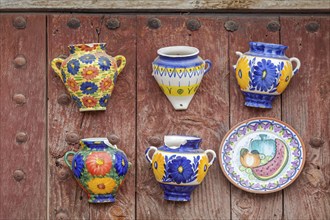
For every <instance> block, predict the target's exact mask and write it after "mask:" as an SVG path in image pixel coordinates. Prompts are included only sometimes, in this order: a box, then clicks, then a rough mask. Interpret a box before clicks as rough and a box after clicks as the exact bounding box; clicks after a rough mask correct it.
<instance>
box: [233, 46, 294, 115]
mask: <svg viewBox="0 0 330 220" xmlns="http://www.w3.org/2000/svg"><path fill="white" fill-rule="evenodd" d="M287 48H288V47H287V46H284V45H280V44H269V43H262V42H250V50H249V51H248V52H246V53H244V54H243V53H241V52H236V54H237V55H238V56H239V59H238V61H237V64H236V65H234V69H235V72H236V79H237V82H238V84H239V86H240V88H241V90H242V92H243V94H244V96H245V105H246V106H249V107H257V108H272V101H273V99H274V98H275V96H276V95H280V94H281V93H282V92H284V90H285V89H286V87H287V86H288V85H289V83H290V80H291V78H292V77H293V76H294V75H295V74H296V73H297V71H298V70H299V68H300V61H299V59H297V58H295V57H292V58H288V57H287V56H285V50H286V49H287ZM292 62H295V63H296V68H295V69H294V70H293V69H292Z"/></svg>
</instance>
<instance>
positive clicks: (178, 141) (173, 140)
mask: <svg viewBox="0 0 330 220" xmlns="http://www.w3.org/2000/svg"><path fill="white" fill-rule="evenodd" d="M201 140H202V139H201V138H200V137H195V136H186V135H165V136H164V143H165V145H166V146H167V147H169V148H171V149H177V148H179V147H181V145H185V144H186V143H187V142H188V141H199V142H200V141H201Z"/></svg>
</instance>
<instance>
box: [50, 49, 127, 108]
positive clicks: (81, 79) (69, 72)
mask: <svg viewBox="0 0 330 220" xmlns="http://www.w3.org/2000/svg"><path fill="white" fill-rule="evenodd" d="M105 46H106V44H105V43H92V44H76V45H70V46H69V50H70V56H69V57H68V58H66V59H62V58H55V59H53V61H52V63H51V66H52V68H53V69H54V71H55V72H56V73H57V75H58V76H59V77H60V78H61V80H62V81H63V83H64V85H65V86H66V88H67V89H68V91H69V93H70V94H71V97H72V99H73V100H74V101H75V102H76V104H77V106H78V107H79V110H80V111H81V112H82V111H97V110H106V106H107V103H108V101H109V99H110V96H111V94H112V91H113V89H114V86H115V83H116V80H117V76H118V75H119V74H120V73H121V71H122V70H123V68H124V67H125V65H126V59H125V57H123V56H121V55H118V56H115V57H111V56H109V55H108V54H106V52H105ZM118 61H120V62H121V63H120V66H117V62H118Z"/></svg>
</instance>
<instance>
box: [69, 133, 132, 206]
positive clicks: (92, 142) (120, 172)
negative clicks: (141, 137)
mask: <svg viewBox="0 0 330 220" xmlns="http://www.w3.org/2000/svg"><path fill="white" fill-rule="evenodd" d="M80 147H81V148H80V150H79V151H78V152H74V151H68V152H67V153H66V154H65V156H64V160H65V162H66V164H67V165H68V166H69V167H70V169H71V170H72V172H73V175H74V177H75V179H76V180H77V182H78V184H79V186H80V187H81V188H82V189H83V190H84V191H85V192H86V193H87V194H88V202H90V203H106V202H115V197H116V194H117V192H118V189H119V187H120V186H121V184H122V183H123V180H124V178H125V176H126V174H127V171H128V169H129V167H130V166H131V163H130V162H128V159H127V156H126V155H125V153H124V152H123V151H121V150H119V149H118V148H117V146H116V145H112V144H110V142H109V141H108V139H107V138H86V139H82V140H81V141H80ZM69 155H74V156H73V159H72V162H71V163H70V162H69V161H68V156H69Z"/></svg>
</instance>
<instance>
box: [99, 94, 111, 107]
mask: <svg viewBox="0 0 330 220" xmlns="http://www.w3.org/2000/svg"><path fill="white" fill-rule="evenodd" d="M109 98H110V95H105V96H103V97H102V98H101V99H100V106H102V107H105V106H106V105H107V104H108V100H109Z"/></svg>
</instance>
